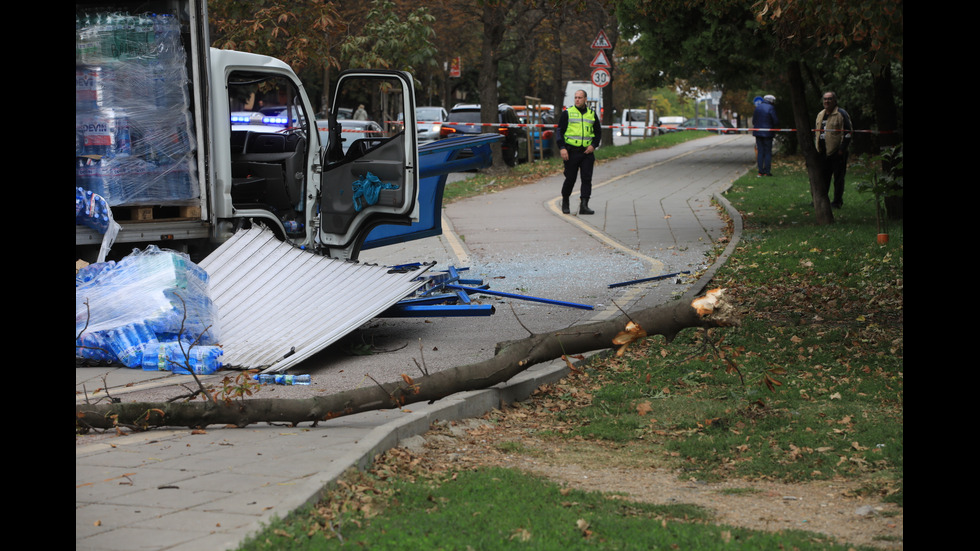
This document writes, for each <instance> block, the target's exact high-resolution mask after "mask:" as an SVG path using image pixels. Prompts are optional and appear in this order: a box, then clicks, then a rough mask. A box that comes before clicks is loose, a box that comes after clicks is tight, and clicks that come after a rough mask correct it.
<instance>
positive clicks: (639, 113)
mask: <svg viewBox="0 0 980 551" xmlns="http://www.w3.org/2000/svg"><path fill="white" fill-rule="evenodd" d="M621 124H622V126H620V128H619V131H618V132H617V134H618V135H619V136H624V137H630V138H646V137H650V138H652V137H653V136H656V135H658V134H660V128H658V124H657V113H656V112H655V111H654V110H653V109H623V120H622V123H621Z"/></svg>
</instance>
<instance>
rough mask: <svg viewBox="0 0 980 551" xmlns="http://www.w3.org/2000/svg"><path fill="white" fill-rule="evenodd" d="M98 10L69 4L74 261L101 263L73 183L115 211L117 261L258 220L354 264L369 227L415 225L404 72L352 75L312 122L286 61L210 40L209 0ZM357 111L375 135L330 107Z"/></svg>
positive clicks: (414, 166) (200, 251)
mask: <svg viewBox="0 0 980 551" xmlns="http://www.w3.org/2000/svg"><path fill="white" fill-rule="evenodd" d="M104 5H105V4H104V3H96V2H91V3H88V2H81V3H78V2H76V4H75V6H76V110H75V116H76V231H75V245H76V256H77V257H78V258H82V259H84V260H88V261H91V260H93V259H94V258H93V257H94V256H95V255H96V251H98V249H99V247H100V245H101V244H102V242H103V239H104V235H103V234H102V233H100V232H99V231H96V229H92V227H97V226H95V225H92V227H90V226H89V225H85V224H80V223H78V209H79V205H78V203H79V197H78V193H80V188H82V189H84V190H90V191H92V192H96V193H97V194H98V195H99V196H100V197H102V198H103V199H104V200H105V201H106V203H107V204H108V206H109V207H110V210H111V213H112V220H113V221H114V222H116V223H118V224H119V228H120V229H119V231H118V234H117V235H116V236H115V238H114V242H115V244H116V246H115V247H114V248H113V249H112V251H113V252H114V253H116V254H117V255H118V254H119V253H122V254H125V253H126V252H128V251H131V250H132V249H133V248H134V247H138V246H141V245H145V244H151V243H152V244H158V245H160V246H164V247H167V248H170V249H175V250H180V251H183V252H187V253H189V254H190V255H191V257H192V258H202V257H203V256H204V255H206V254H207V253H208V252H210V251H211V250H212V249H214V248H215V247H216V246H218V245H220V244H221V243H223V242H225V241H226V240H227V239H229V237H230V236H231V235H232V234H233V233H234V232H235V231H236V230H238V229H240V228H242V227H249V226H252V225H254V224H262V225H265V226H267V227H269V228H271V229H272V230H273V231H274V232H275V233H276V234H277V235H278V236H280V237H281V238H282V239H284V240H286V241H288V242H290V243H292V244H294V245H296V246H297V247H301V248H304V249H306V250H308V251H312V252H315V253H319V254H322V255H326V256H330V257H334V258H346V259H356V257H357V254H358V251H359V249H360V247H361V244H362V242H363V240H364V238H365V237H366V236H367V234H368V233H369V232H370V230H371V228H373V227H375V226H378V225H381V224H398V225H406V224H411V223H412V222H413V221H417V220H418V213H419V205H418V201H417V195H418V186H419V152H418V146H417V143H416V140H415V135H414V133H413V132H407V133H406V132H404V129H405V128H410V129H412V128H415V116H416V115H415V97H414V83H413V79H412V77H411V75H409V74H407V73H405V72H399V71H373V70H363V71H346V72H344V73H343V74H341V75H340V77H339V80H338V83H337V88H336V91H335V92H334V93H333V95H332V108H331V115H330V117H329V120H323V121H319V122H318V121H317V120H316V119H315V115H314V113H315V111H314V107H313V105H312V104H311V102H310V98H309V97H308V95H307V92H306V90H305V89H304V87H303V83H302V82H301V81H300V79H299V77H298V76H297V75H296V74H295V73H294V72H293V70H292V69H291V68H290V67H289V65H287V64H286V63H284V62H282V61H280V60H278V59H274V58H271V57H267V56H262V55H256V54H250V53H244V52H237V51H229V50H220V49H216V48H212V47H210V37H209V34H208V19H207V2H206V0H157V1H152V0H151V1H149V2H115V3H113V4H112V6H113V11H111V12H106V11H93V9H94V8H96V7H98V6H104ZM120 6H121V8H120ZM127 6H129V7H130V9H131V10H134V11H126V7H127ZM137 9H138V10H139V11H138V12H137V11H135V10H137ZM146 14H152V15H146ZM168 41H169V42H168ZM362 104H363V105H364V106H366V108H367V110H368V112H369V113H370V116H371V117H372V119H373V120H376V121H377V122H379V123H380V124H381V125H382V126H383V127H384V129H385V132H384V135H383V136H382V137H377V136H376V135H372V136H370V137H365V138H360V139H359V137H358V135H357V134H352V133H346V132H345V133H342V132H341V127H340V125H339V124H338V122H337V113H339V112H343V111H346V110H353V109H355V108H357V107H358V106H359V105H362ZM341 118H342V117H341ZM388 121H393V122H392V123H388ZM318 127H319V128H320V129H321V130H323V131H324V132H322V134H324V135H325V136H326V137H327V140H326V143H321V132H318V131H317V130H318ZM344 140H347V141H348V143H349V145H348V146H346V147H342V145H341V144H342V141H344ZM345 151H346V153H345ZM369 174H370V175H372V178H370V181H369V180H367V178H369V176H368V175H369ZM361 181H363V182H365V184H364V187H363V188H361V191H360V192H359V194H358V192H355V191H352V184H354V183H356V182H361ZM372 182H373V184H372ZM378 182H380V184H379V183H378ZM372 185H373V187H372ZM90 195H91V194H90Z"/></svg>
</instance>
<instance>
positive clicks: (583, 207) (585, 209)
mask: <svg viewBox="0 0 980 551" xmlns="http://www.w3.org/2000/svg"><path fill="white" fill-rule="evenodd" d="M578 213H579V214H595V211H594V210H592V209H590V208H589V200H588V199H582V202H581V203H579V204H578Z"/></svg>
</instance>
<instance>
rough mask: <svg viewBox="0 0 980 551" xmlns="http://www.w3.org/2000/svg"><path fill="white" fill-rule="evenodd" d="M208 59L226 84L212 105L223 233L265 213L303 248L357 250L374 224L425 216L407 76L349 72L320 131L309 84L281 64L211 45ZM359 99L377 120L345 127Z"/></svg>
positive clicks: (339, 254)
mask: <svg viewBox="0 0 980 551" xmlns="http://www.w3.org/2000/svg"><path fill="white" fill-rule="evenodd" d="M211 68H212V71H213V73H214V75H221V76H222V78H223V80H224V82H225V89H227V90H228V93H227V100H226V101H224V102H221V103H220V105H213V106H212V110H211V112H212V119H213V120H212V127H213V128H214V129H215V134H214V136H213V137H212V141H213V143H214V144H215V146H216V147H215V151H214V154H215V159H214V163H213V166H214V169H215V173H216V174H215V185H214V210H215V212H214V214H215V218H216V219H217V220H219V226H220V227H219V229H218V232H219V233H218V236H217V239H218V240H219V241H222V240H223V239H222V236H225V237H227V236H230V234H231V233H232V232H233V231H234V230H235V229H236V228H237V227H240V226H241V225H243V224H252V223H257V222H261V223H264V224H265V225H267V226H269V227H271V228H273V230H274V231H275V232H276V233H277V234H278V235H280V237H282V238H283V239H285V240H288V241H290V242H292V243H294V244H295V245H297V246H299V247H303V248H306V249H308V250H311V251H314V252H318V253H321V254H324V255H326V256H331V257H336V258H349V259H356V257H357V253H358V251H359V249H360V246H361V243H362V241H363V239H364V237H365V236H366V235H367V233H368V232H370V230H371V229H372V228H373V227H375V226H377V225H380V224H410V223H411V222H412V221H416V220H418V205H417V192H418V174H417V166H418V151H417V146H416V143H415V136H414V133H412V132H408V133H406V132H405V128H406V124H405V122H404V121H405V120H406V115H407V122H408V125H409V126H408V127H409V128H413V127H414V112H415V109H414V96H413V88H412V78H411V76H410V75H408V74H407V73H402V72H392V71H347V72H344V73H342V74H341V75H340V77H339V79H338V84H337V89H336V92H335V93H334V95H333V98H334V103H333V105H332V107H331V112H330V116H329V119H328V121H327V124H326V127H327V131H326V132H322V133H321V132H319V131H318V123H317V121H316V119H315V117H314V111H313V108H312V106H311V104H310V102H309V100H308V97H307V95H306V93H305V92H304V90H303V87H302V83H300V82H299V80H298V79H297V78H296V77H295V75H294V74H293V72H292V70H291V69H290V68H289V67H288V66H287V65H285V64H284V63H282V62H279V61H278V60H274V59H271V58H266V57H264V56H256V55H254V54H246V53H242V52H230V51H224V50H213V51H212V55H211ZM221 99H224V98H221ZM362 105H365V106H369V107H368V109H367V111H368V113H370V115H369V117H371V120H373V121H375V122H376V123H377V124H375V125H372V126H371V128H372V130H370V131H367V130H358V129H350V128H347V129H345V128H344V127H343V126H342V125H341V124H340V123H339V122H338V121H339V120H342V119H343V118H344V117H345V116H346V113H347V112H348V111H349V110H351V109H352V108H353V109H356V108H357V107H358V106H362ZM389 121H400V122H389ZM378 128H380V129H381V130H380V132H379V131H377V130H375V129H378ZM321 136H325V137H326V138H327V139H326V141H325V143H324V142H323V141H321Z"/></svg>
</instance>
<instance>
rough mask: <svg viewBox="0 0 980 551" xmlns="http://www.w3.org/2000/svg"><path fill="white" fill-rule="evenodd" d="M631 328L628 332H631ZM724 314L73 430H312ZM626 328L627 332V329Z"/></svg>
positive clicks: (130, 408) (582, 334)
mask: <svg viewBox="0 0 980 551" xmlns="http://www.w3.org/2000/svg"><path fill="white" fill-rule="evenodd" d="M630 322H632V324H630ZM734 323H735V321H734V319H733V314H732V312H731V308H730V307H729V305H728V304H727V303H726V302H725V300H724V297H723V294H722V293H721V290H716V291H709V292H708V294H707V295H706V296H705V297H701V298H698V299H695V300H694V301H693V302H687V301H685V300H679V301H675V302H672V303H668V304H665V305H662V306H657V307H653V308H648V309H645V310H641V311H639V312H636V313H632V314H628V315H625V314H624V315H622V316H619V317H617V318H615V319H611V320H607V321H602V322H596V323H591V324H584V325H577V326H573V327H569V328H567V329H563V330H560V331H556V332H550V333H541V334H532V335H531V336H529V337H527V338H524V339H519V340H514V341H509V342H506V343H500V344H498V345H497V351H496V354H495V355H494V356H493V357H492V358H490V359H488V360H485V361H482V362H478V363H473V364H469V365H464V366H458V367H454V368H451V369H447V370H444V371H440V372H438V373H432V374H428V375H425V376H424V377H421V378H418V379H415V380H413V379H411V378H409V377H408V376H404V375H403V377H404V379H405V380H404V381H403V382H393V383H385V384H378V385H375V386H368V387H363V388H358V389H354V390H349V391H345V392H340V393H337V394H332V395H330V396H318V397H315V398H305V399H279V398H273V399H263V398H254V399H248V400H241V401H234V402H231V403H226V402H218V403H217V404H212V403H210V402H183V403H169V402H164V403H157V402H153V403H148V402H131V403H109V404H78V405H76V406H75V417H76V421H75V422H76V426H77V427H84V428H102V429H108V428H113V427H116V426H129V427H139V428H149V427H159V426H171V427H192V428H203V427H206V426H208V425H218V424H221V425H235V426H240V427H243V426H247V425H250V424H253V423H274V422H279V423H283V422H285V423H292V424H298V423H303V422H312V423H316V422H317V421H321V420H326V419H332V418H335V417H340V416H344V415H352V414H355V413H360V412H364V411H372V410H378V409H391V408H398V407H402V406H404V405H406V404H410V403H415V402H423V401H424V402H432V401H435V400H439V399H441V398H445V397H446V396H449V395H452V394H455V393H457V392H464V391H468V390H479V389H484V388H489V387H491V386H493V385H496V384H498V383H502V382H505V381H507V380H509V379H510V378H512V377H513V376H515V375H517V374H518V373H520V372H522V371H524V370H525V369H527V368H529V367H531V366H533V365H536V364H539V363H542V362H546V361H550V360H554V359H556V358H560V357H562V356H563V355H566V356H567V355H575V354H582V353H585V352H591V351H595V350H604V349H610V348H617V347H620V346H626V345H628V344H629V342H631V341H632V340H635V339H638V338H642V337H645V336H648V335H663V336H664V337H666V339H667V341H668V342H670V341H671V340H673V338H674V337H675V336H676V335H677V334H678V333H679V332H680V331H682V330H683V329H687V328H692V327H720V326H728V325H734ZM628 324H629V329H627V326H628Z"/></svg>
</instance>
